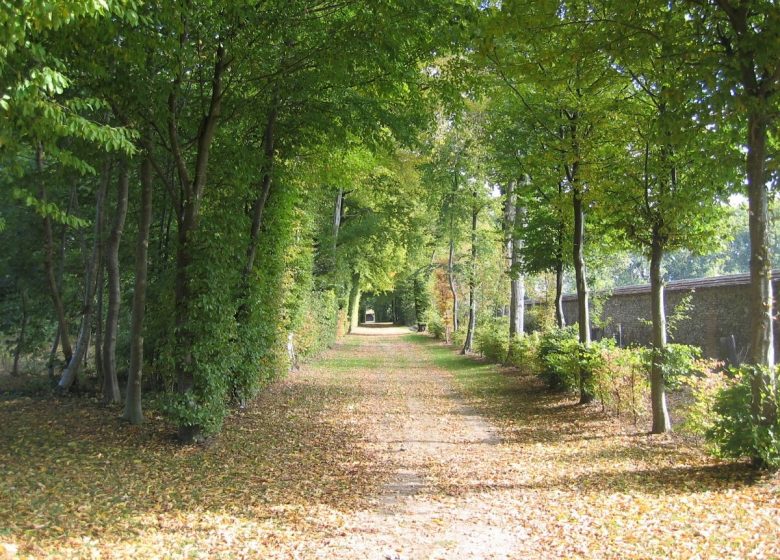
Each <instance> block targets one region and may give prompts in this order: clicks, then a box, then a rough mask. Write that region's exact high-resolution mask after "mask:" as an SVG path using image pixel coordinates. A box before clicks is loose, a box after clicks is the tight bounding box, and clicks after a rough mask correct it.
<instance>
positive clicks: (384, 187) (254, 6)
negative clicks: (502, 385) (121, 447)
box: [0, 0, 780, 441]
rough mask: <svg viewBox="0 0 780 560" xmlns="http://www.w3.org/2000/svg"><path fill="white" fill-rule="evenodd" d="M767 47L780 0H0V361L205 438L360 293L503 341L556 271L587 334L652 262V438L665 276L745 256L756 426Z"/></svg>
mask: <svg viewBox="0 0 780 560" xmlns="http://www.w3.org/2000/svg"><path fill="white" fill-rule="evenodd" d="M778 52H780V9H779V8H778V6H777V5H776V4H775V3H774V2H772V1H771V0H763V1H752V2H744V1H738V0H712V1H708V0H690V1H687V2H673V3H668V2H662V1H657V0H642V1H640V2H630V3H626V2H618V1H612V0H600V1H594V2H569V1H552V0H538V1H535V2H530V3H529V2H514V1H504V2H492V1H486V2H472V1H469V0H458V1H452V0H446V1H444V0H441V1H439V0H435V1H429V2H424V3H423V2H416V1H398V0H377V1H372V2H352V1H330V0H321V1H320V0H294V1H285V2H279V1H276V0H269V1H255V0H243V1H240V2H228V3H210V2H197V1H194V2H193V1H186V2H145V1H140V0H95V1H89V2H85V1H77V0H62V1H57V2H54V1H50V0H33V1H28V2H21V1H19V2H9V3H6V4H5V5H4V6H3V7H1V8H0V78H2V80H1V82H2V85H1V86H0V150H1V151H0V184H1V186H0V188H1V189H2V192H3V196H2V198H0V244H1V245H2V252H0V307H2V313H1V315H0V317H1V319H0V341H1V342H2V344H3V351H4V353H5V354H4V357H3V364H4V369H7V370H8V372H9V374H11V375H13V376H19V375H21V374H24V373H30V374H35V375H36V376H37V378H40V379H41V380H42V381H41V383H44V384H50V385H51V386H56V390H57V391H58V392H59V393H68V392H74V391H98V392H99V394H100V395H101V398H102V399H103V400H104V402H105V403H107V404H120V403H122V406H123V417H124V418H125V419H127V420H128V421H130V422H132V423H139V422H141V421H142V420H143V409H142V403H143V404H144V405H146V406H153V407H155V408H156V409H159V410H162V411H163V412H164V413H165V415H166V416H167V417H168V418H169V419H170V421H171V422H173V423H174V424H175V425H176V426H177V429H178V432H179V437H180V439H182V440H184V441H197V440H201V439H203V437H205V436H207V435H209V434H213V433H215V432H217V431H219V429H220V426H221V424H222V422H223V420H224V418H225V417H226V415H228V414H230V411H231V410H233V409H234V408H240V407H242V406H244V405H245V404H246V402H247V401H248V400H249V399H252V398H253V397H254V396H255V395H257V394H258V392H260V391H262V390H263V388H264V387H265V386H266V385H267V384H268V383H269V382H270V381H272V380H274V379H276V378H278V377H279V376H281V375H284V374H285V372H287V371H288V370H289V369H290V368H291V367H295V366H296V364H297V362H298V361H299V360H304V359H306V358H307V357H309V356H312V355H314V354H317V353H318V352H320V351H321V350H323V349H324V348H326V347H328V346H329V345H331V344H332V343H333V342H334V340H335V339H336V337H337V336H338V335H340V334H343V333H345V332H347V331H349V330H350V328H354V327H355V326H356V325H357V323H358V322H359V321H360V320H361V313H362V312H363V311H365V309H366V307H367V305H368V306H373V307H377V308H382V309H384V310H385V311H383V314H384V315H383V318H386V319H387V318H389V319H393V320H396V321H398V322H401V323H405V324H410V325H417V327H418V328H420V329H423V328H427V329H430V330H436V331H437V332H439V333H440V334H442V336H443V338H446V339H447V340H452V339H455V340H456V341H457V342H458V343H460V344H462V346H463V350H464V352H471V351H473V350H474V348H475V344H476V342H475V340H476V339H477V338H478V335H479V332H480V330H482V332H483V333H487V332H489V331H490V330H491V329H495V328H499V327H496V321H495V320H494V319H495V316H496V315H497V314H498V315H504V312H503V310H504V309H505V308H509V316H508V317H507V318H506V320H505V321H504V323H502V324H501V326H500V328H501V329H506V336H507V344H508V346H507V352H508V353H511V343H512V341H513V340H515V341H516V340H519V339H521V338H523V335H524V331H525V329H524V301H525V298H526V297H527V296H540V295H541V294H547V297H548V298H549V299H550V300H551V301H556V302H557V305H554V306H552V307H551V308H550V309H549V310H548V311H547V313H548V316H547V317H546V318H544V320H539V319H538V318H537V324H541V325H542V326H545V328H548V329H554V328H555V327H556V326H557V327H558V328H563V327H565V324H564V323H565V321H564V319H563V317H562V315H561V313H560V312H559V310H560V297H561V294H562V293H563V292H564V291H567V290H568V291H572V292H576V293H577V295H578V301H579V310H580V313H579V315H580V317H581V318H582V320H581V321H580V322H579V324H578V325H577V330H576V335H575V336H576V344H575V347H574V349H573V350H572V353H573V355H575V356H576V355H578V353H579V355H580V356H582V355H583V354H582V352H585V351H586V350H587V349H588V348H589V347H590V345H591V339H590V338H591V329H590V318H589V310H590V307H589V294H590V293H591V292H592V291H593V290H608V289H610V288H612V287H615V286H620V285H627V284H633V283H650V284H651V285H652V293H653V317H652V323H653V344H652V347H653V353H652V355H650V357H649V358H648V359H647V375H648V379H649V383H650V388H651V402H652V407H653V431H654V432H664V431H667V430H668V429H670V428H671V425H670V421H669V418H668V412H667V410H666V402H665V398H666V397H665V386H666V385H667V384H668V383H670V382H671V381H670V379H671V378H670V377H669V374H668V370H669V367H668V366H669V364H670V363H671V362H670V360H671V358H670V354H669V351H667V346H668V344H667V319H666V317H665V312H664V307H663V285H664V283H665V282H666V281H668V280H670V279H679V278H689V277H699V276H706V275H714V274H729V273H735V272H750V274H751V285H752V291H751V294H752V295H751V300H750V302H749V305H750V309H751V316H752V321H753V323H752V326H751V350H750V354H749V356H748V359H747V364H748V366H749V368H752V369H750V371H749V372H748V373H745V375H746V376H747V377H746V379H747V381H746V383H747V386H749V387H750V388H751V390H750V391H749V395H748V396H744V402H743V403H742V404H743V405H744V407H745V410H750V411H751V414H752V417H751V418H752V420H751V422H753V423H756V424H758V425H761V426H764V427H768V426H770V425H773V423H776V421H777V414H776V399H777V397H776V390H775V384H776V379H775V376H774V369H773V362H774V350H773V348H772V318H773V316H774V313H776V311H775V310H774V309H773V307H772V294H771V284H770V282H769V277H770V271H771V263H772V262H777V259H778V257H780V250H779V249H778V242H777V233H778V219H777V209H776V204H775V195H776V192H777V185H778V177H779V176H780V167H779V166H778V161H779V160H778V114H779V113H778V110H779V109H780V106H779V105H778V90H780V60H779V59H778ZM498 310H501V311H500V312H499V311H498ZM483 345H484V339H483ZM577 345H579V346H577ZM584 363H585V362H583V361H580V362H578V363H577V364H576V365H575V366H574V370H576V378H577V380H576V382H574V387H571V388H572V390H577V391H579V393H580V394H581V400H582V402H589V401H591V400H592V399H594V398H597V397H598V396H599V395H598V394H596V393H595V392H594V390H593V387H592V384H591V381H589V380H590V379H591V377H592V373H593V372H592V371H590V370H589V369H588V367H586V366H584V365H583V364H584ZM42 372H45V375H43V376H42V375H41V373H42ZM665 372H666V373H665ZM773 403H774V404H773ZM767 429H769V428H767Z"/></svg>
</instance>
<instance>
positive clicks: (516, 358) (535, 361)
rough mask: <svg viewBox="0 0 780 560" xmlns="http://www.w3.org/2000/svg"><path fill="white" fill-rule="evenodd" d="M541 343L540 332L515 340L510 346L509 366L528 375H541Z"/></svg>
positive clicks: (508, 354)
mask: <svg viewBox="0 0 780 560" xmlns="http://www.w3.org/2000/svg"><path fill="white" fill-rule="evenodd" d="M540 342H541V334H540V333H539V332H538V331H536V332H532V333H529V334H526V335H525V336H522V337H519V338H515V339H514V340H512V342H511V344H509V351H508V353H507V360H506V361H507V364H509V365H512V366H514V367H516V368H517V369H519V370H520V371H521V372H523V373H525V374H527V375H539V372H540V371H541V364H540V362H539V344H540Z"/></svg>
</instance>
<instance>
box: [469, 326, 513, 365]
mask: <svg viewBox="0 0 780 560" xmlns="http://www.w3.org/2000/svg"><path fill="white" fill-rule="evenodd" d="M474 343H475V346H476V349H477V352H479V353H480V354H481V355H482V356H484V357H485V358H487V359H488V360H490V361H491V362H497V363H503V362H504V360H506V357H507V352H508V351H509V324H508V323H507V321H506V320H503V319H493V320H491V321H487V322H485V323H483V324H482V325H480V326H479V328H478V329H477V332H476V333H475V337H474Z"/></svg>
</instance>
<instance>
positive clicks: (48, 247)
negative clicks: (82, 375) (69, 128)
mask: <svg viewBox="0 0 780 560" xmlns="http://www.w3.org/2000/svg"><path fill="white" fill-rule="evenodd" d="M35 162H36V165H37V170H38V181H39V187H38V198H40V200H41V202H42V203H45V202H46V200H47V195H46V183H45V179H44V177H43V147H42V146H40V145H39V146H38V147H37V149H36V153H35ZM43 240H44V241H43V243H44V246H43V266H44V270H45V273H46V279H47V281H48V283H49V293H50V294H51V300H52V304H53V305H54V313H55V314H56V316H57V325H58V327H59V342H60V344H61V345H62V356H63V358H65V367H67V366H68V365H69V364H70V361H71V359H72V358H73V346H72V345H71V343H70V335H69V333H68V320H67V318H66V317H65V306H64V305H63V303H62V297H61V295H60V286H59V285H58V284H57V278H56V277H55V274H54V235H53V233H52V222H51V217H50V216H49V215H48V214H46V215H45V216H44V217H43Z"/></svg>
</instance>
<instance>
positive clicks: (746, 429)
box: [706, 366, 780, 468]
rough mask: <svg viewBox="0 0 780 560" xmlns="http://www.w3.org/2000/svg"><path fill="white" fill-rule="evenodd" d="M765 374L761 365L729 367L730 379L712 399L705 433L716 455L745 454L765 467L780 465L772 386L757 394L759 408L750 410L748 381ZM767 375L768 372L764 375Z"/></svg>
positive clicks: (779, 401)
mask: <svg viewBox="0 0 780 560" xmlns="http://www.w3.org/2000/svg"><path fill="white" fill-rule="evenodd" d="M757 375H763V376H767V371H766V369H765V368H761V367H756V366H743V367H740V368H735V369H733V370H731V376H733V379H731V381H730V382H729V383H728V385H727V386H726V387H725V388H724V389H722V390H721V391H720V392H719V393H718V394H717V397H716V399H715V404H714V406H713V411H714V413H715V415H716V418H715V421H714V422H713V425H712V426H711V427H710V428H709V429H708V430H707V432H706V437H707V440H708V441H709V443H710V444H711V445H712V449H713V452H714V453H715V455H717V456H719V457H725V458H732V459H738V458H742V457H749V458H751V459H752V460H753V462H754V463H755V464H757V465H760V466H765V467H773V468H778V467H780V419H778V414H777V411H778V409H780V398H778V392H777V391H776V390H771V391H767V394H763V395H761V402H762V403H763V407H762V408H763V410H762V411H761V412H760V413H758V414H754V413H753V411H752V407H751V402H752V389H751V381H752V380H753V378H754V376H757ZM767 377H768V376H767Z"/></svg>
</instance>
